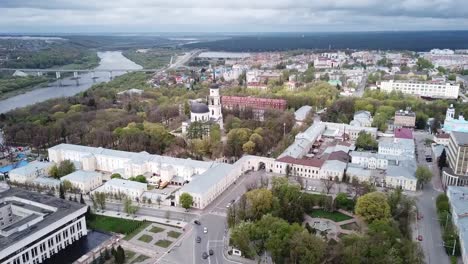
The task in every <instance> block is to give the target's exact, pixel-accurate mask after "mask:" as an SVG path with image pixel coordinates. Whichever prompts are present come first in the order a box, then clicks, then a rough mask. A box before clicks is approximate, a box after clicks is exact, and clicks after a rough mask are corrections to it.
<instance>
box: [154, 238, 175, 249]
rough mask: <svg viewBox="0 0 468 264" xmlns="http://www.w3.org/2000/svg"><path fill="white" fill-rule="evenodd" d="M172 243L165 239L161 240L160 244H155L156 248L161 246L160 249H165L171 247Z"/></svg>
mask: <svg viewBox="0 0 468 264" xmlns="http://www.w3.org/2000/svg"><path fill="white" fill-rule="evenodd" d="M171 243H172V242H171V241H169V240H165V239H161V240H158V242H156V243H154V244H155V245H156V246H159V247H163V248H167V247H168V246H170V245H171Z"/></svg>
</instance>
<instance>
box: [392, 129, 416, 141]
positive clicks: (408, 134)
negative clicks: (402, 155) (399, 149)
mask: <svg viewBox="0 0 468 264" xmlns="http://www.w3.org/2000/svg"><path fill="white" fill-rule="evenodd" d="M394 132H395V138H406V139H413V131H412V130H411V129H409V128H397V129H395V131H394Z"/></svg>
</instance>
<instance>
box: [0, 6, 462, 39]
mask: <svg viewBox="0 0 468 264" xmlns="http://www.w3.org/2000/svg"><path fill="white" fill-rule="evenodd" d="M466 1H467V0H393V1H389V0H327V1H325V0H296V1H293V0H236V1H220V0H198V1H194V0H178V1H173V0H113V1H108V0H106V1H104V0H75V1H65V0H0V31H1V30H5V29H6V28H10V27H12V26H15V25H16V27H17V26H18V24H19V23H24V24H26V25H27V23H31V28H33V27H34V26H36V27H39V26H40V27H50V28H55V27H57V26H60V27H66V26H69V27H85V26H87V25H89V26H95V27H98V28H106V27H107V28H115V27H117V28H118V27H120V28H135V29H138V30H141V28H139V27H148V25H151V27H150V28H145V29H146V31H151V30H152V29H156V31H157V30H160V29H161V28H164V29H169V28H177V26H178V25H184V28H190V26H188V27H187V26H186V25H193V26H197V25H198V26H199V25H205V26H206V27H203V28H205V29H210V28H211V29H210V30H216V31H223V28H227V29H234V28H238V31H246V30H247V31H255V29H256V28H257V29H262V30H264V29H265V28H269V30H268V31H275V30H276V31H281V30H283V29H287V30H304V29H305V30H308V29H310V30H317V29H319V30H321V29H333V30H341V29H342V30H350V27H354V28H356V29H358V28H359V29H360V28H363V29H364V30H365V29H369V30H386V29H389V28H394V29H413V28H414V27H418V28H415V29H440V28H443V29H461V28H466V27H467V26H468V4H466V3H465V2H466ZM58 24H59V25H58ZM184 28H182V29H180V30H178V31H184ZM10 29H11V28H10Z"/></svg>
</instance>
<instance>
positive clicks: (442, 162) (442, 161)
mask: <svg viewBox="0 0 468 264" xmlns="http://www.w3.org/2000/svg"><path fill="white" fill-rule="evenodd" d="M437 165H438V166H439V169H440V170H442V168H445V167H447V153H446V152H445V148H444V150H442V153H441V154H440V157H439V159H438V160H437Z"/></svg>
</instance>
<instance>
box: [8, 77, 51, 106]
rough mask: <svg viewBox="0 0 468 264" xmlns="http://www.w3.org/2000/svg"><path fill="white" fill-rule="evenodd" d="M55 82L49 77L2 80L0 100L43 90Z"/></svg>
mask: <svg viewBox="0 0 468 264" xmlns="http://www.w3.org/2000/svg"><path fill="white" fill-rule="evenodd" d="M51 81H53V79H52V78H49V77H45V76H44V77H34V76H28V77H11V78H0V100H5V99H8V98H10V97H14V96H16V95H20V94H23V93H26V92H28V91H32V90H34V89H38V88H43V87H46V86H47V83H49V82H51Z"/></svg>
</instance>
